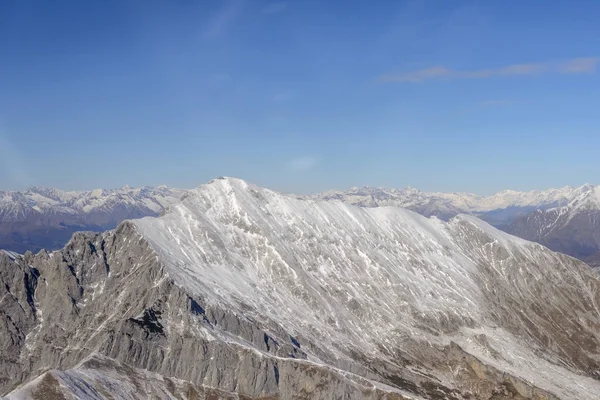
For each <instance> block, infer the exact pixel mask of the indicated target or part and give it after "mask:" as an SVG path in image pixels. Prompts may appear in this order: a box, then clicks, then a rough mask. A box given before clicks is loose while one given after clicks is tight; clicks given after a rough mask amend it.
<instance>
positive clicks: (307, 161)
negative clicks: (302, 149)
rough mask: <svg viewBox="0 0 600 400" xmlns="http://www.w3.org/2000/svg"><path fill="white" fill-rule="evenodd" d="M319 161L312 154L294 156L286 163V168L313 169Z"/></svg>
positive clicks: (296, 169)
mask: <svg viewBox="0 0 600 400" xmlns="http://www.w3.org/2000/svg"><path fill="white" fill-rule="evenodd" d="M318 163H319V161H318V160H317V158H316V157H313V156H302V157H296V158H294V159H292V160H290V161H289V162H288V164H287V166H288V168H289V169H291V170H294V171H299V172H304V171H308V170H310V169H313V168H314V167H316V166H317V164H318Z"/></svg>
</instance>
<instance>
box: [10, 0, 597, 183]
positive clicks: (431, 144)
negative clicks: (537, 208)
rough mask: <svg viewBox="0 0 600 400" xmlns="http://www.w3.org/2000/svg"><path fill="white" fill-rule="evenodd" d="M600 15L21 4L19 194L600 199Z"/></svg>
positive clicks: (573, 4)
mask: <svg viewBox="0 0 600 400" xmlns="http://www.w3.org/2000/svg"><path fill="white" fill-rule="evenodd" d="M599 20H600V2H599V1H597V0H588V1H584V0H581V1H580V0H573V1H568V2H567V1H558V0H529V1H517V0H503V1H495V0H489V1H460V0H455V1H447V2H441V1H420V0H416V1H403V0H394V1H384V0H376V1H369V2H367V1H364V0H344V1H322V0H301V1H276V2H272V1H262V0H222V1H221V0H201V1H192V0H173V1H164V0H160V1H159V0H139V1H130V0H89V1H80V0H61V1H45V0H39V1H33V0H4V1H1V2H0V190H3V189H15V190H21V189H25V188H27V187H30V186H34V185H35V186H46V187H57V188H61V189H65V190H81V189H93V188H100V187H102V188H112V187H120V186H123V185H126V184H128V185H131V186H143V185H161V184H166V185H169V186H174V187H181V188H191V187H196V186H198V185H200V184H202V183H205V182H207V181H209V180H210V179H212V178H214V177H217V176H235V177H239V178H242V179H245V180H248V181H250V182H253V183H256V184H259V185H262V186H266V187H269V188H272V189H276V190H282V191H289V192H298V193H307V192H318V191H323V190H328V189H344V188H348V187H352V186H365V185H368V186H386V187H404V186H412V187H416V188H419V189H422V190H428V191H468V192H474V193H479V194H490V193H493V192H496V191H499V190H503V189H514V190H532V189H544V188H550V187H562V186H565V185H571V186H576V185H581V184H583V183H586V182H589V183H600V156H598V151H599V149H600V129H599V127H600V112H599V111H598V110H599V109H600V108H599V105H600V74H599V73H598V71H597V69H598V67H599V63H600V41H598V37H600V24H598V21H599Z"/></svg>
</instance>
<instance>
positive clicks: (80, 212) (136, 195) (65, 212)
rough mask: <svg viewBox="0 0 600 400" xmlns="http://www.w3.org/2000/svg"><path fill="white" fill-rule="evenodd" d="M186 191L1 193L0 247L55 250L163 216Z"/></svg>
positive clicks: (35, 190)
mask: <svg viewBox="0 0 600 400" xmlns="http://www.w3.org/2000/svg"><path fill="white" fill-rule="evenodd" d="M183 192H184V191H182V190H179V189H171V188H167V187H165V186H159V187H143V188H138V189H134V188H131V187H129V186H125V187H122V188H120V189H110V190H105V189H96V190H91V191H82V192H65V191H62V190H58V189H48V188H40V187H33V188H31V189H29V190H26V191H23V192H17V191H5V192H2V191H0V248H4V249H10V250H14V251H18V252H25V251H26V250H31V251H37V250H39V249H41V248H46V249H48V250H54V249H57V248H60V247H62V246H64V244H65V243H66V242H67V241H68V240H69V238H70V237H71V235H72V234H73V233H74V232H75V231H78V230H96V231H98V230H105V229H111V228H114V227H115V226H117V225H118V224H119V223H120V222H122V221H123V220H125V219H128V218H141V217H145V216H149V215H158V214H160V213H161V212H162V210H164V209H165V207H168V206H169V205H171V204H173V203H175V202H176V201H178V199H179V197H180V196H181V195H182V194H183Z"/></svg>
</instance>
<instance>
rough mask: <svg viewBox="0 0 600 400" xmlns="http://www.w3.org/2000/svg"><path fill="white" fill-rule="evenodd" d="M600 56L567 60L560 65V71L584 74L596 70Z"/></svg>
mask: <svg viewBox="0 0 600 400" xmlns="http://www.w3.org/2000/svg"><path fill="white" fill-rule="evenodd" d="M598 62H600V58H594V57H588V58H576V59H574V60H570V61H567V62H565V63H563V64H562V65H561V66H560V72H562V73H563V74H584V73H592V72H596V66H597V65H598Z"/></svg>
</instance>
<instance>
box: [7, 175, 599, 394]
mask: <svg viewBox="0 0 600 400" xmlns="http://www.w3.org/2000/svg"><path fill="white" fill-rule="evenodd" d="M0 279H1V280H2V281H3V282H5V283H6V284H7V286H4V287H2V286H0V306H1V309H2V310H4V312H5V313H7V315H9V316H10V318H11V320H12V321H14V325H11V326H6V325H3V326H0V335H2V338H3V340H0V356H1V357H0V391H1V392H4V393H5V392H6V391H12V390H14V391H13V392H11V393H9V394H8V398H9V399H10V398H18V396H19V395H20V393H23V392H22V390H25V389H26V390H31V391H37V390H38V389H39V386H36V385H39V384H41V383H43V381H44V378H43V377H42V378H40V380H37V381H34V382H33V383H32V385H33V387H32V386H27V385H26V382H30V381H32V380H35V378H36V377H40V376H41V374H42V373H44V372H45V371H47V370H49V369H50V370H56V371H62V372H56V373H53V375H52V376H53V377H48V378H47V381H44V382H46V383H48V380H49V381H50V382H53V381H52V380H53V379H54V380H59V381H61V380H64V379H70V378H69V377H73V379H74V378H75V377H77V376H82V375H84V376H88V377H90V376H100V377H99V378H98V379H99V380H93V379H91V378H90V383H89V384H90V385H92V386H93V387H94V388H97V391H98V392H100V391H101V389H102V390H104V389H103V388H106V387H107V385H106V383H103V382H111V379H113V378H110V377H111V376H114V373H113V372H110V371H113V370H115V369H116V370H117V371H118V369H119V368H120V367H119V365H121V364H123V365H126V366H128V367H130V368H133V369H134V370H135V371H141V370H146V371H149V372H150V373H152V374H157V375H153V377H152V378H148V379H152V382H154V383H152V385H155V386H154V387H155V388H156V389H155V390H156V391H160V392H164V389H163V388H168V387H170V386H169V384H168V381H169V380H173V379H177V381H176V382H182V383H181V384H179V383H177V384H176V385H175V389H174V390H176V391H179V390H180V389H181V388H183V386H182V385H184V383H183V382H184V381H185V382H189V383H190V384H191V385H193V388H194V390H196V391H197V392H198V393H204V394H203V396H204V397H205V398H211V397H208V396H209V395H208V394H207V393H209V392H207V390H211V391H212V390H218V391H219V393H222V394H223V398H227V397H225V394H231V398H236V396H237V397H243V396H246V398H257V399H258V398H261V399H267V398H268V399H287V398H295V399H308V398H317V399H330V398H337V397H345V398H349V399H367V398H368V399H381V400H383V399H409V398H412V399H425V398H428V399H429V398H440V399H441V398H446V399H452V400H459V399H467V398H469V396H470V398H485V399H489V398H493V399H510V398H515V396H517V398H525V399H539V398H547V399H556V398H561V399H570V398H578V399H590V400H591V399H595V398H596V394H597V393H598V391H599V390H600V382H598V380H597V379H598V377H597V376H596V375H595V374H597V372H596V371H598V370H599V369H600V365H599V363H600V354H599V350H598V349H600V337H599V336H598V329H596V327H600V312H599V310H598V306H597V305H598V304H599V303H600V279H599V278H598V277H597V275H595V274H593V273H592V271H591V270H590V269H589V268H587V267H586V266H585V265H584V264H583V263H581V262H578V261H577V260H575V259H573V258H570V257H567V256H564V255H562V254H558V253H554V252H551V251H549V250H548V249H546V248H545V247H543V246H541V245H538V244H535V243H532V242H527V241H524V240H522V239H518V238H516V237H513V236H511V235H509V234H507V233H504V232H501V231H499V230H497V229H495V228H493V227H492V226H490V225H489V224H487V223H485V222H483V221H481V220H479V219H477V218H475V217H473V216H468V215H461V216H457V217H455V218H453V219H451V220H450V221H449V222H444V221H442V220H440V219H439V218H436V217H431V218H426V217H424V216H422V215H419V214H417V213H415V212H412V211H409V210H404V209H400V208H397V207H380V208H364V207H357V206H352V205H347V204H344V203H341V202H337V201H333V202H332V201H319V200H311V199H298V198H296V197H295V196H287V195H283V194H280V193H277V192H275V191H272V190H268V189H264V188H260V187H258V186H255V185H252V184H248V183H246V182H244V181H241V180H236V179H233V178H223V179H217V180H214V181H212V182H211V183H209V184H206V185H202V186H201V187H199V188H197V189H194V190H192V191H189V192H187V194H186V195H185V196H183V198H182V200H181V201H180V202H178V203H177V204H175V205H173V206H171V207H169V208H168V209H167V210H166V211H165V212H164V214H163V216H161V217H146V218H143V219H138V220H132V221H125V222H123V223H121V224H120V225H119V226H118V227H117V228H116V229H115V230H112V231H107V232H104V233H78V234H76V235H74V236H73V238H72V239H71V241H70V242H69V243H68V244H67V246H65V248H63V249H62V250H58V251H56V252H53V253H47V252H40V253H38V254H36V255H33V254H31V253H28V254H26V255H23V256H16V257H15V256H14V255H13V257H11V256H9V255H6V254H4V253H0ZM66 326H68V327H70V329H69V330H66V329H64V328H63V327H66ZM11 343H12V344H11ZM94 354H97V355H99V357H101V358H102V357H104V358H108V359H109V360H110V365H109V366H107V367H106V368H105V369H106V372H102V370H98V368H100V367H92V369H93V371H96V372H93V373H92V372H90V370H89V368H88V367H82V366H81V362H82V361H83V360H86V359H88V357H90V356H93V355H94ZM81 368H83V369H81ZM103 368H104V367H103ZM18 371H20V372H19V373H16V372H18ZM135 371H134V372H132V373H131V376H138V375H139V374H141V372H139V373H138V372H135ZM105 375H108V377H107V378H106V379H104V378H103V377H104V376H105ZM142 375H143V374H142ZM128 376H129V375H128ZM109 378H110V379H109ZM94 379H96V378H94ZM123 379H129V378H126V377H124V378H123ZM174 382H175V381H174ZM125 383H126V382H125V381H123V384H125ZM53 387H55V386H53ZM110 387H116V388H118V387H122V385H117V386H115V385H112V386H110ZM55 388H56V387H55ZM64 390H67V389H64ZM68 390H71V392H72V391H73V390H77V387H73V388H69V389H68ZM115 390H116V389H115ZM119 393H120V392H119ZM178 393H179V392H178ZM125 394H126V396H125V395H123V396H120V397H121V398H132V399H133V398H136V399H137V398H144V395H146V394H145V393H144V392H143V391H139V396H138V395H136V391H127V392H126V393H125ZM11 396H12V397H11ZM113 396H114V393H113ZM136 396H137V397H136ZM394 396H395V397H394ZM518 396H520V397H518ZM99 398H101V397H99ZM199 398H202V397H199Z"/></svg>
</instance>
